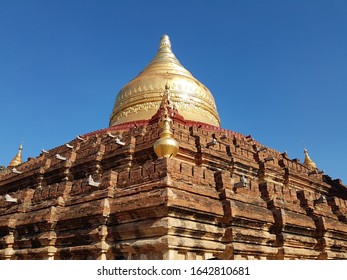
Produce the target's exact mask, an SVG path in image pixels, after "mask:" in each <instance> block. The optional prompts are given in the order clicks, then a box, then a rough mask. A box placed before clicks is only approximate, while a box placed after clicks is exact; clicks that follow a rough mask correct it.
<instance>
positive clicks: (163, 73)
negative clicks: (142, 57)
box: [110, 35, 220, 126]
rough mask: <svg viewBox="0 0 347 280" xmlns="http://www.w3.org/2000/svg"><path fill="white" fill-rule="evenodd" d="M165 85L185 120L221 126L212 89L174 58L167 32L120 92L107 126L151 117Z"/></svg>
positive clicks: (158, 103)
mask: <svg viewBox="0 0 347 280" xmlns="http://www.w3.org/2000/svg"><path fill="white" fill-rule="evenodd" d="M165 85H169V86H170V92H171V101H172V103H173V105H174V106H175V107H176V108H177V110H178V112H179V113H180V115H182V116H183V117H184V118H185V119H186V120H191V121H197V122H202V123H206V124H210V125H214V126H220V120H219V116H218V113H217V109H216V104H215V101H214V98H213V96H212V94H211V92H210V91H209V90H208V89H207V88H206V87H205V86H204V85H203V84H202V83H200V82H199V81H198V80H197V79H195V78H194V77H193V75H192V74H191V73H190V72H189V71H188V70H186V69H185V68H184V67H183V66H182V65H181V63H180V62H179V61H178V60H177V58H176V57H175V55H174V54H173V52H172V50H171V43H170V39H169V37H168V36H167V35H163V36H162V37H161V39H160V46H159V50H158V52H157V54H156V55H155V57H154V58H153V59H152V61H151V62H150V63H149V64H148V66H147V67H146V68H145V69H144V70H143V71H142V72H141V73H140V74H139V75H138V76H137V77H136V78H135V79H133V80H132V81H130V82H129V83H128V84H126V85H125V86H124V87H123V88H122V89H121V90H120V91H119V93H118V95H117V98H116V101H115V105H114V108H113V112H112V114H111V118H110V126H112V125H117V124H121V123H125V122H131V121H138V120H148V119H150V118H151V117H152V116H153V115H154V114H155V113H156V112H157V111H158V108H159V106H160V103H161V100H162V96H163V92H164V89H165Z"/></svg>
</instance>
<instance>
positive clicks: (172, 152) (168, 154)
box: [153, 86, 179, 158]
mask: <svg viewBox="0 0 347 280" xmlns="http://www.w3.org/2000/svg"><path fill="white" fill-rule="evenodd" d="M169 88H170V87H169V86H167V87H165V93H164V96H163V101H162V104H161V106H160V107H161V108H164V114H163V116H162V117H161V118H160V119H159V122H158V123H159V127H160V128H162V129H163V130H162V132H161V133H160V135H159V137H160V138H159V139H158V140H157V141H156V142H155V143H154V145H153V148H154V152H155V153H156V155H157V156H158V158H172V157H175V156H176V154H177V152H178V150H179V145H178V143H177V141H176V140H175V139H174V138H173V133H172V131H171V124H172V119H171V118H170V116H169V112H168V106H169ZM159 110H160V108H159Z"/></svg>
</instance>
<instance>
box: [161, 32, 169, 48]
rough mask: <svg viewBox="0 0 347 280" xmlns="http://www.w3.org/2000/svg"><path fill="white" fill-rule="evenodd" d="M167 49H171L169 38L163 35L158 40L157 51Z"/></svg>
mask: <svg viewBox="0 0 347 280" xmlns="http://www.w3.org/2000/svg"><path fill="white" fill-rule="evenodd" d="M165 47H168V48H170V49H171V42H170V38H169V36H168V35H166V34H164V35H163V36H161V38H160V45H159V49H161V48H165Z"/></svg>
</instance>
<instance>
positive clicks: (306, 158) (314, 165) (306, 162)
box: [304, 149, 317, 168]
mask: <svg viewBox="0 0 347 280" xmlns="http://www.w3.org/2000/svg"><path fill="white" fill-rule="evenodd" d="M304 154H305V161H304V165H306V166H309V167H313V168H317V166H316V164H315V163H314V162H313V160H312V159H311V158H310V156H309V155H308V152H307V150H306V149H304Z"/></svg>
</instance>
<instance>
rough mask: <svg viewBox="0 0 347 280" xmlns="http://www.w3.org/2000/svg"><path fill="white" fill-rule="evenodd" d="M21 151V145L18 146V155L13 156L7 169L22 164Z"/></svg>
mask: <svg viewBox="0 0 347 280" xmlns="http://www.w3.org/2000/svg"><path fill="white" fill-rule="evenodd" d="M22 150H23V144H21V145H20V146H19V149H18V153H17V154H16V155H15V157H14V158H13V159H12V160H11V162H10V164H9V166H8V167H15V166H18V165H20V164H22V163H23V159H22Z"/></svg>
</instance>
